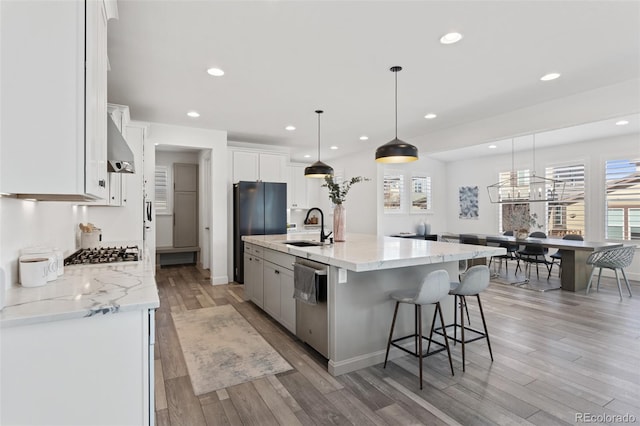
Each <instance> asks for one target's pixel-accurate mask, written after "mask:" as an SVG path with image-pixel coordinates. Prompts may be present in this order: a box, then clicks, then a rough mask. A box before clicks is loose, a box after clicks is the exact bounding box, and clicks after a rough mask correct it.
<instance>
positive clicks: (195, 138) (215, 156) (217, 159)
mask: <svg viewBox="0 0 640 426" xmlns="http://www.w3.org/2000/svg"><path fill="white" fill-rule="evenodd" d="M156 143H157V144H162V145H173V146H180V147H187V148H199V149H210V150H211V198H210V203H209V204H210V209H211V230H210V234H209V236H207V234H206V232H205V230H204V226H203V224H204V223H205V222H204V221H203V220H201V221H200V224H199V226H200V228H201V229H200V238H201V241H202V240H203V239H205V238H208V239H209V247H210V250H211V254H210V256H209V260H210V270H211V281H212V283H213V284H226V283H228V282H229V275H228V270H227V268H228V264H227V259H228V253H229V252H228V238H227V235H228V234H227V232H228V231H227V223H231V222H228V221H227V182H228V179H229V172H228V166H227V132H224V131H219V130H205V129H198V128H193V127H184V126H172V125H168V124H160V123H151V124H150V127H149V134H148V137H147V139H146V141H145V165H147V160H148V159H149V160H150V162H151V163H152V164H155V149H154V148H155V144H156ZM148 151H153V153H152V155H150V156H147V153H148ZM151 158H153V159H152V160H151ZM203 166H204V164H200V168H201V169H202V168H203ZM147 191H148V194H147V195H148V199H149V200H153V201H155V194H154V192H155V183H154V182H153V178H150V179H148V182H147ZM154 204H155V203H154ZM229 219H231V218H229ZM150 226H151V227H152V228H153V229H155V226H156V223H155V222H152V223H151V224H150ZM153 229H152V231H153ZM152 233H153V232H152ZM154 240H155V237H154Z"/></svg>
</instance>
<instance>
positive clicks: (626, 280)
mask: <svg viewBox="0 0 640 426" xmlns="http://www.w3.org/2000/svg"><path fill="white" fill-rule="evenodd" d="M620 270H621V271H622V276H623V277H624V283H625V284H626V285H627V290H629V297H633V295H632V294H631V287H630V286H629V280H628V279H627V274H625V273H624V269H622V268H620Z"/></svg>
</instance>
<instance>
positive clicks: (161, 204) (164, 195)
mask: <svg viewBox="0 0 640 426" xmlns="http://www.w3.org/2000/svg"><path fill="white" fill-rule="evenodd" d="M155 181H156V213H158V214H166V213H171V210H172V207H171V206H170V205H169V168H168V167H167V166H156V172H155Z"/></svg>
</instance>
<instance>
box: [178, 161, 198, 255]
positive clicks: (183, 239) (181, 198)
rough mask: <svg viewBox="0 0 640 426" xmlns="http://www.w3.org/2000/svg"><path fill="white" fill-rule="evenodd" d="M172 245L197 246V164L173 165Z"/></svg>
mask: <svg viewBox="0 0 640 426" xmlns="http://www.w3.org/2000/svg"><path fill="white" fill-rule="evenodd" d="M173 246H174V247H197V246H198V165H197V164H182V163H175V164H174V165H173Z"/></svg>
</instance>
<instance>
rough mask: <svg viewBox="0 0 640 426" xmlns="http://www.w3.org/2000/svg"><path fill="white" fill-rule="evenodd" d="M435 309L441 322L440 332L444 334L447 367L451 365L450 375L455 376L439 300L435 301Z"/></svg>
mask: <svg viewBox="0 0 640 426" xmlns="http://www.w3.org/2000/svg"><path fill="white" fill-rule="evenodd" d="M436 311H438V312H439V313H440V323H441V324H442V334H444V344H445V346H446V347H447V355H448V356H449V367H451V375H452V376H455V373H454V372H453V361H452V360H451V349H450V348H449V338H448V337H447V328H446V327H445V326H444V316H443V315H442V307H441V306H440V302H438V303H436Z"/></svg>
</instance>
